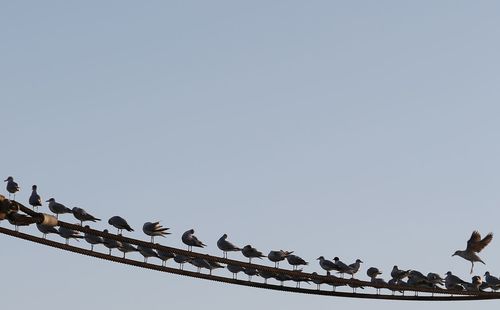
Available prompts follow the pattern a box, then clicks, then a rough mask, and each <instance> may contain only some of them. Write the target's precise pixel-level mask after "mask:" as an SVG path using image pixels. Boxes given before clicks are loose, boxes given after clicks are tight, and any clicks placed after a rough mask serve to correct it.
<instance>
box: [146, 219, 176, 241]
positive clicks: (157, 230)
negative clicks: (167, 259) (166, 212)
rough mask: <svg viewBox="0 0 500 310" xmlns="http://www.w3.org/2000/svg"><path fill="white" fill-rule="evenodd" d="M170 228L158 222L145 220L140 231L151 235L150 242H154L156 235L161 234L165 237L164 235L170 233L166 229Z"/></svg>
mask: <svg viewBox="0 0 500 310" xmlns="http://www.w3.org/2000/svg"><path fill="white" fill-rule="evenodd" d="M169 229H170V228H168V227H163V226H161V225H160V222H159V221H158V222H146V223H144V225H143V226H142V231H143V232H144V233H145V234H146V235H148V236H150V237H151V243H153V242H155V237H156V236H161V237H165V235H170V233H169V232H167V230H169Z"/></svg>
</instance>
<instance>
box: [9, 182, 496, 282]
mask: <svg viewBox="0 0 500 310" xmlns="http://www.w3.org/2000/svg"><path fill="white" fill-rule="evenodd" d="M5 182H7V191H8V192H9V199H10V195H11V194H12V195H15V193H16V192H18V191H19V186H18V184H17V183H16V182H14V179H13V177H11V176H9V177H8V178H7V179H6V180H5ZM14 199H15V196H14ZM46 202H48V208H49V210H50V211H51V212H53V213H54V214H55V215H56V217H57V218H58V217H59V214H66V213H71V214H73V216H74V217H75V218H76V219H77V220H79V221H80V225H82V226H83V223H84V222H88V221H90V222H96V221H100V220H101V219H99V218H96V217H95V216H93V215H91V214H89V213H88V212H87V211H86V210H84V209H82V208H77V207H74V208H72V209H70V208H68V207H66V206H65V205H63V204H61V203H59V202H57V201H56V200H55V199H54V198H50V199H48V200H47V201H46ZM29 204H30V205H31V206H32V207H33V209H34V210H38V207H40V206H42V199H41V197H40V195H39V194H38V193H37V186H36V185H33V186H32V193H31V196H30V198H29ZM108 223H109V224H110V225H111V226H113V227H115V228H116V229H117V234H119V235H121V234H122V232H123V230H127V231H129V232H132V231H134V229H133V228H132V227H130V225H129V224H128V223H127V221H126V220H125V219H124V218H122V217H120V216H113V217H111V218H109V220H108ZM36 226H37V228H38V230H39V231H40V232H42V233H43V236H44V238H45V237H46V235H47V234H50V233H53V234H57V235H60V236H61V237H63V238H65V239H66V244H69V240H70V239H76V240H78V239H84V240H85V241H87V242H88V243H89V244H90V245H91V251H93V250H94V246H95V245H98V244H102V245H103V246H105V247H106V248H108V249H109V255H111V251H112V249H117V250H119V251H121V252H122V253H123V257H124V258H125V255H126V253H129V252H139V253H140V254H142V255H143V256H144V262H147V259H148V258H150V257H156V258H159V259H160V260H161V261H162V265H163V266H164V265H165V264H166V262H167V260H169V259H173V260H174V261H175V262H176V263H178V264H179V266H180V268H181V269H183V266H184V264H185V263H190V264H192V265H194V266H195V267H197V268H198V272H200V270H201V269H202V268H204V269H208V270H209V271H210V274H211V273H212V270H214V269H218V268H223V267H224V266H223V265H221V264H219V263H217V262H214V261H211V260H210V259H204V258H192V257H188V256H184V255H177V254H174V253H171V252H165V251H162V250H156V251H155V250H154V249H152V248H149V247H144V246H141V245H138V246H134V245H132V244H129V243H126V242H120V241H116V240H114V239H108V238H102V237H100V236H96V235H92V234H87V233H85V234H84V235H83V236H82V235H81V234H80V232H79V231H76V230H72V229H68V228H65V227H62V226H61V227H59V229H56V228H55V227H52V226H45V225H42V224H37V225H36ZM86 227H88V226H86ZM16 229H17V227H16ZM142 230H143V232H144V233H145V234H146V235H148V236H150V237H151V243H154V238H155V237H158V236H161V237H165V236H166V235H168V234H170V232H168V230H169V228H167V227H163V226H162V225H160V222H159V221H156V222H146V223H144V225H143V227H142ZM104 232H105V233H108V230H107V229H105V230H104ZM227 237H228V236H227V234H224V235H222V236H221V237H220V238H219V240H218V241H217V247H218V248H219V249H220V250H221V251H222V253H223V257H224V258H227V256H228V252H241V253H242V255H243V256H245V257H246V258H248V262H249V263H251V262H252V259H255V258H258V259H262V258H264V257H267V259H269V260H270V261H271V262H273V263H274V264H275V268H278V267H279V263H280V262H281V261H284V260H285V259H286V260H287V262H288V263H289V264H290V265H291V266H292V269H293V270H297V271H302V269H299V268H300V267H301V266H306V265H308V264H309V263H308V262H307V261H305V260H304V259H303V258H301V257H300V256H297V255H295V254H293V251H284V250H272V251H270V252H269V253H268V255H267V256H266V255H264V254H263V253H262V252H261V251H259V250H257V249H256V248H254V247H253V246H251V245H245V246H244V247H241V248H240V247H238V246H236V245H234V244H233V243H231V242H230V241H228V240H227ZM492 238H493V235H492V234H491V233H490V234H488V235H487V236H486V237H485V238H483V239H481V236H480V234H479V232H477V231H474V232H473V233H472V235H471V238H470V239H469V241H468V242H467V248H466V249H465V250H463V251H456V252H455V253H454V254H453V255H458V256H460V257H463V258H465V259H467V260H469V261H470V262H471V263H472V268H473V266H474V262H482V263H483V264H484V262H483V261H482V260H481V259H480V258H479V257H478V256H477V254H476V253H477V252H480V251H481V250H482V249H483V248H484V247H486V245H488V244H489V243H490V242H491V240H492ZM181 240H182V242H183V243H184V244H185V245H187V247H188V251H192V248H193V247H200V248H203V247H205V246H206V244H204V243H203V242H202V241H201V240H199V239H198V238H197V237H196V236H195V235H194V230H193V229H190V230H188V231H186V232H184V233H183V234H182V237H181ZM317 260H318V261H319V266H320V267H321V268H322V269H323V270H325V271H326V275H327V276H329V277H331V279H332V280H331V281H328V280H318V279H317V278H314V279H309V278H307V276H305V275H304V276H302V275H300V274H298V275H297V276H295V277H292V276H289V275H285V274H281V273H279V272H269V271H268V270H267V271H266V270H258V269H254V268H244V267H241V266H237V265H230V264H229V265H227V266H225V267H226V268H227V269H228V270H229V272H231V273H232V274H233V278H237V274H238V273H240V272H243V273H245V274H246V275H248V277H249V280H251V277H252V276H260V277H262V278H264V280H265V282H266V283H267V279H269V278H274V279H276V280H278V281H280V282H281V284H282V285H283V282H285V281H289V280H290V281H295V282H297V286H298V287H299V286H300V282H313V283H315V284H316V285H317V288H318V289H319V288H320V285H321V284H330V285H332V286H333V288H334V289H335V287H336V286H339V282H338V281H335V279H338V278H337V277H335V276H332V275H331V272H332V271H334V272H336V273H338V274H340V275H341V276H342V278H343V277H344V275H345V274H347V275H350V276H351V278H354V275H355V274H356V273H357V272H358V271H359V270H360V267H361V264H362V263H363V261H361V260H360V259H357V260H356V261H355V262H354V263H352V264H349V265H348V264H346V263H344V262H342V261H341V260H340V259H339V258H338V257H335V258H334V259H333V260H328V259H325V257H323V256H320V257H318V258H317ZM472 271H473V270H472V269H471V273H472ZM312 274H317V273H316V272H313V273H312ZM366 274H367V276H368V277H369V278H370V282H371V283H372V284H374V286H375V287H376V286H377V285H382V284H390V285H391V284H392V285H398V286H400V287H424V288H436V287H440V286H444V287H445V288H447V289H452V290H473V291H478V290H485V289H487V288H490V289H492V290H495V291H496V290H498V289H500V280H499V278H497V277H495V276H493V275H491V274H490V273H489V272H486V273H485V275H484V280H483V278H482V277H480V276H474V277H472V280H471V282H467V281H464V280H462V279H460V278H459V277H457V276H456V275H453V274H452V273H451V272H450V271H448V272H447V273H446V276H445V277H444V278H442V277H441V276H440V275H439V274H437V273H428V274H427V275H424V274H422V273H421V272H419V271H416V270H402V269H399V268H398V266H394V267H393V269H392V271H391V279H390V280H389V281H387V282H386V281H385V280H384V279H382V278H380V277H379V276H380V275H381V274H382V272H381V271H380V270H379V269H378V268H375V267H370V268H368V269H367V271H366ZM326 279H328V277H327V278H326ZM356 288H357V287H353V290H356Z"/></svg>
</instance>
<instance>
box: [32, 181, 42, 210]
mask: <svg viewBox="0 0 500 310" xmlns="http://www.w3.org/2000/svg"><path fill="white" fill-rule="evenodd" d="M31 189H32V191H31V196H30V199H29V204H30V205H31V206H32V207H33V211H35V209H36V211H38V207H41V206H42V198H40V195H38V193H37V192H36V189H37V187H36V185H33V186H32V187H31Z"/></svg>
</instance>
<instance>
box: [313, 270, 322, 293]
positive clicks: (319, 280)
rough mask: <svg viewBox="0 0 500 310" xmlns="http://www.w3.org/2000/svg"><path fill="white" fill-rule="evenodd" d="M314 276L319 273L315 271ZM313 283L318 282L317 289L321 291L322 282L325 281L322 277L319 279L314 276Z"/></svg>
mask: <svg viewBox="0 0 500 310" xmlns="http://www.w3.org/2000/svg"><path fill="white" fill-rule="evenodd" d="M312 275H313V276H317V275H318V273H317V272H316V271H315V272H313V273H312ZM311 281H312V283H314V284H316V289H317V290H318V291H319V289H320V287H321V284H323V283H325V281H323V280H321V279H317V278H316V277H313V278H312V279H311Z"/></svg>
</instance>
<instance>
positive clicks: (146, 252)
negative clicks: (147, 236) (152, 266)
mask: <svg viewBox="0 0 500 310" xmlns="http://www.w3.org/2000/svg"><path fill="white" fill-rule="evenodd" d="M137 250H138V251H139V253H141V254H142V256H144V262H145V263H147V262H148V257H158V253H156V252H155V250H153V249H152V248H148V247H145V246H142V245H140V244H139V245H138V246H137Z"/></svg>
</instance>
